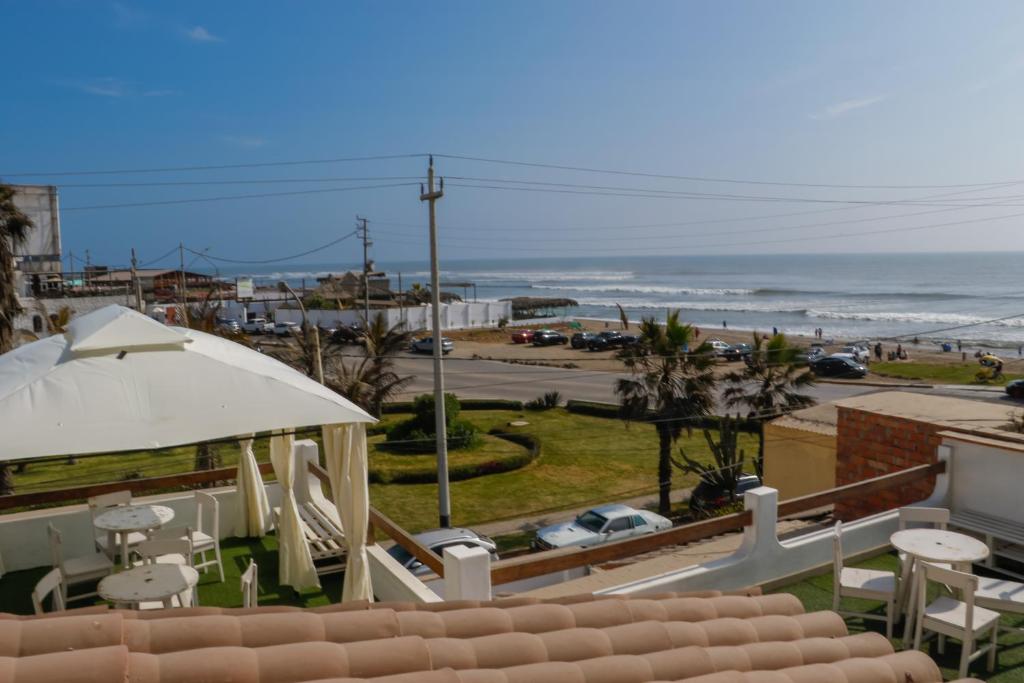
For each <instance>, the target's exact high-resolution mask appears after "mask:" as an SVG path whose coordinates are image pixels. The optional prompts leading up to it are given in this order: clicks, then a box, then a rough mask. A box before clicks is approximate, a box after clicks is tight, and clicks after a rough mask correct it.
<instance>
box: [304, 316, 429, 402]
mask: <svg viewBox="0 0 1024 683" xmlns="http://www.w3.org/2000/svg"><path fill="white" fill-rule="evenodd" d="M412 336H413V335H412V333H411V332H409V331H407V330H406V329H405V327H404V325H403V324H402V323H399V324H397V325H394V326H391V327H388V324H387V321H386V320H385V318H384V315H383V314H382V313H378V314H377V316H376V317H375V318H374V319H373V321H372V322H371V323H370V324H369V325H368V326H367V328H366V336H365V338H364V341H365V343H366V353H365V356H364V357H363V358H359V359H354V362H346V361H348V360H353V359H345V358H342V357H340V354H338V353H336V352H334V353H332V354H330V355H329V356H326V357H325V358H324V384H326V385H327V386H328V387H329V388H330V389H333V390H334V391H336V392H338V393H339V394H341V395H342V396H344V397H346V398H347V399H348V400H350V401H352V402H353V403H355V404H356V405H357V406H359V407H360V408H362V409H363V410H365V411H366V412H368V413H370V414H371V415H373V416H374V417H380V414H381V409H382V407H383V405H384V403H385V401H388V400H390V399H391V398H394V397H395V396H396V395H398V394H399V393H401V391H402V389H404V388H405V387H406V386H408V384H409V383H410V382H411V381H412V379H413V378H412V377H402V376H400V375H399V374H398V373H397V372H395V356H396V355H398V352H399V351H403V350H405V349H407V348H408V347H409V343H410V342H411V341H412ZM329 346H331V347H332V349H333V350H340V349H341V347H340V346H338V345H336V344H334V343H333V342H332V343H330V344H329Z"/></svg>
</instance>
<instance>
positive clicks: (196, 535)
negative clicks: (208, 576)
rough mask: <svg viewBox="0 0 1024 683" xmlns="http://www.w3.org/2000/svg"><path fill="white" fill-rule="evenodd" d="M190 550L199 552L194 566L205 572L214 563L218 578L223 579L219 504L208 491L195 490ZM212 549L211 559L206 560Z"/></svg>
mask: <svg viewBox="0 0 1024 683" xmlns="http://www.w3.org/2000/svg"><path fill="white" fill-rule="evenodd" d="M189 538H190V540H191V541H192V552H193V553H198V554H199V562H197V563H196V564H195V565H194V566H195V568H196V569H202V570H203V573H204V574H205V573H206V568H207V567H212V566H214V565H216V567H217V570H218V571H219V572H220V580H221V581H223V580H224V564H223V562H222V561H221V558H220V504H219V503H218V502H217V499H216V498H214V497H213V496H211V495H210V494H209V493H203V492H202V491H196V525H195V530H194V531H192V532H191V534H190V535H189ZM209 551H213V559H212V560H207V559H206V553H207V552H209Z"/></svg>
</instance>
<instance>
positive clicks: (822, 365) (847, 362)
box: [811, 355, 868, 377]
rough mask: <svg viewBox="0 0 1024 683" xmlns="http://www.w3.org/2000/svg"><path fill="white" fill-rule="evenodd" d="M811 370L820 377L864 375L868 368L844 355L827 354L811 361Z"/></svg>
mask: <svg viewBox="0 0 1024 683" xmlns="http://www.w3.org/2000/svg"><path fill="white" fill-rule="evenodd" d="M811 371H812V372H814V374H815V375H819V376H821V377H865V376H867V374H868V369H867V368H866V367H865V366H863V365H861V364H860V363H858V362H857V361H855V360H853V359H852V358H849V357H845V356H835V355H832V356H828V357H827V358H820V359H818V360H816V361H814V362H813V363H811Z"/></svg>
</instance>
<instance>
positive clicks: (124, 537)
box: [121, 531, 132, 569]
mask: <svg viewBox="0 0 1024 683" xmlns="http://www.w3.org/2000/svg"><path fill="white" fill-rule="evenodd" d="M121 566H123V567H124V568H125V569H128V568H129V567H131V566H132V563H131V560H130V558H129V557H128V532H127V531H122V532H121Z"/></svg>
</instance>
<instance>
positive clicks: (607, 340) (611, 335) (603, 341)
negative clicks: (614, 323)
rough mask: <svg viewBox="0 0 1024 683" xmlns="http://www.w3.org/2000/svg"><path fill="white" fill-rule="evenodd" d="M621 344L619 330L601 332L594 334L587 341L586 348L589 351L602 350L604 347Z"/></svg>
mask: <svg viewBox="0 0 1024 683" xmlns="http://www.w3.org/2000/svg"><path fill="white" fill-rule="evenodd" d="M622 344H623V340H622V333H621V332H612V331H609V332H602V333H600V334H596V335H594V336H593V337H591V338H590V340H589V341H587V348H588V349H590V350H591V351H604V350H606V349H615V348H619V347H621V346H622Z"/></svg>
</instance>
